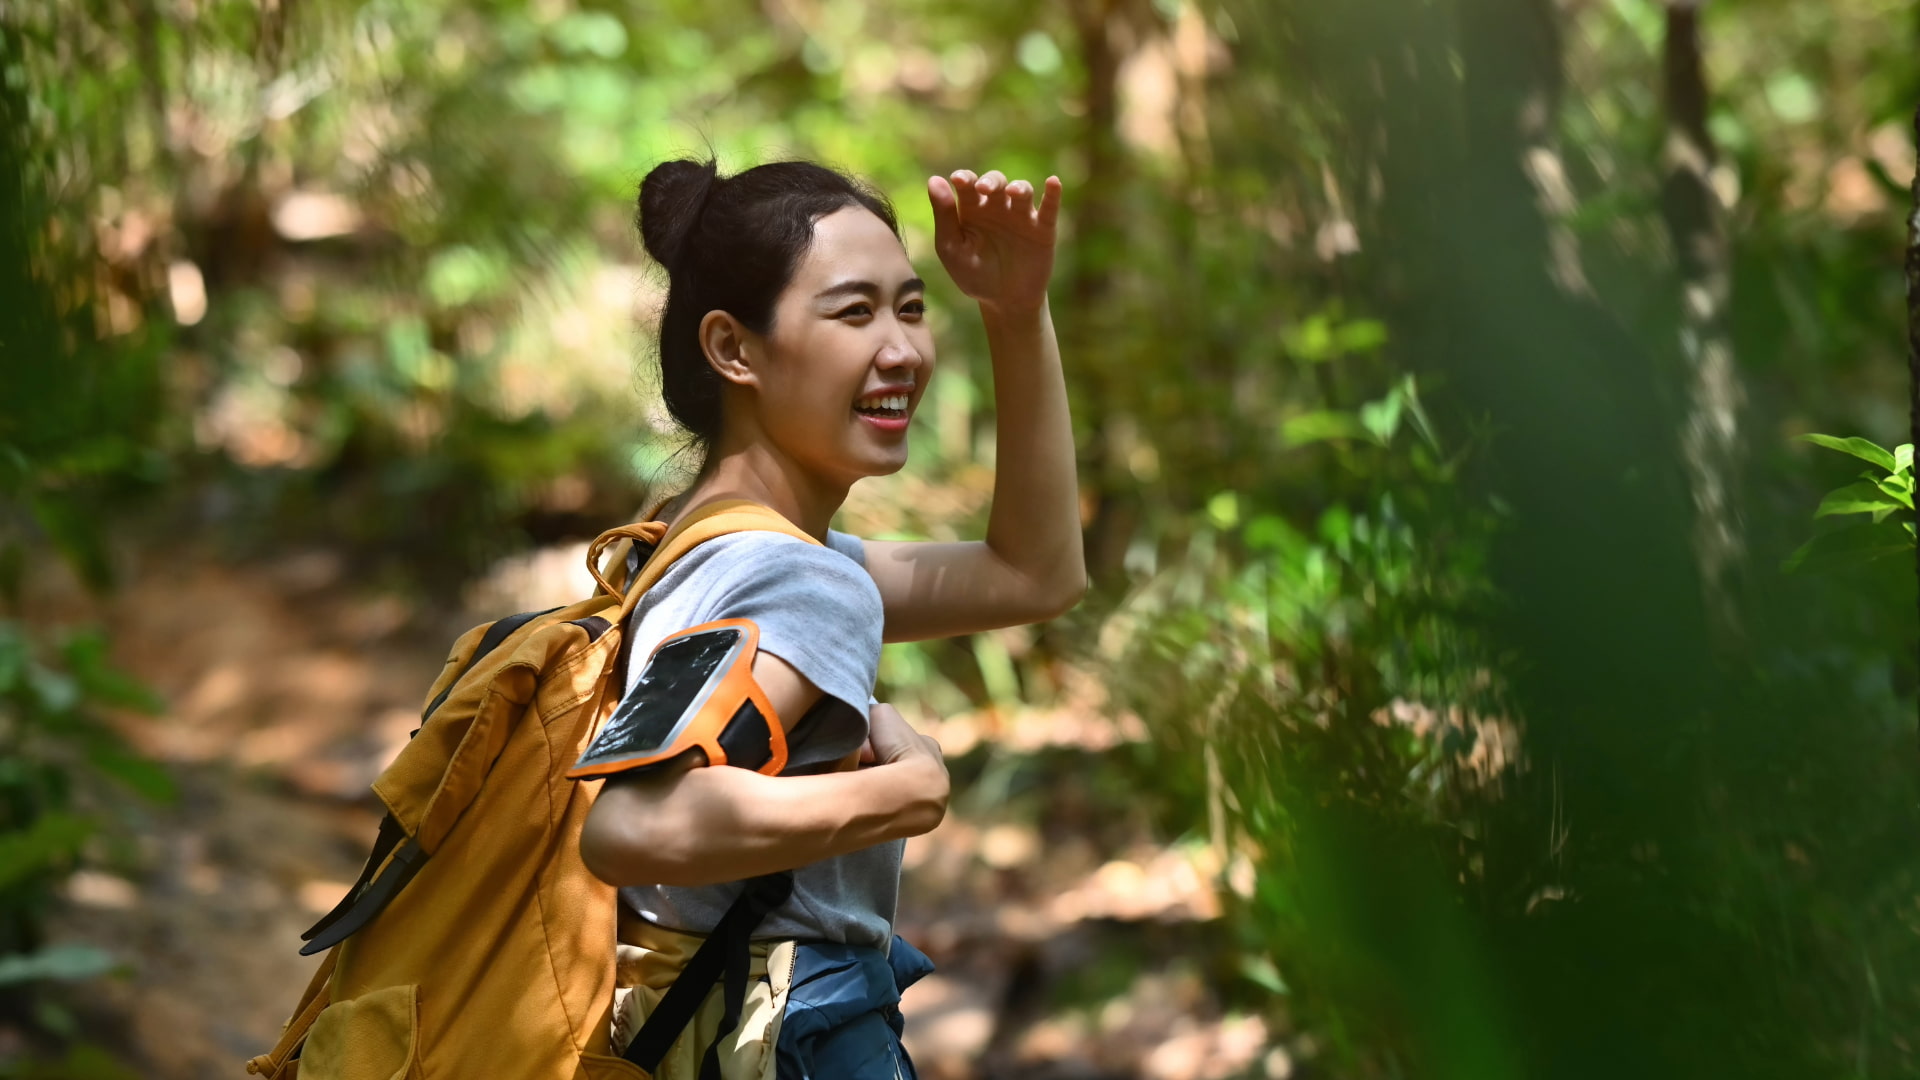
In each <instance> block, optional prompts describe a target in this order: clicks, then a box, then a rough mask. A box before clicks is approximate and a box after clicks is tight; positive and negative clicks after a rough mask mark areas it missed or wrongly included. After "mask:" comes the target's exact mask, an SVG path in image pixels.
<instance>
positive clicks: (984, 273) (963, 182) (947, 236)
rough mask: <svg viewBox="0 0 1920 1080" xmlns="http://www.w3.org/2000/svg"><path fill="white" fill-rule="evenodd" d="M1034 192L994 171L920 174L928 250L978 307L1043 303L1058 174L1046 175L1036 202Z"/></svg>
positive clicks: (1050, 273)
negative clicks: (927, 213)
mask: <svg viewBox="0 0 1920 1080" xmlns="http://www.w3.org/2000/svg"><path fill="white" fill-rule="evenodd" d="M1035 195H1036V193H1035V191H1034V189H1033V185H1032V184H1030V183H1028V182H1027V181H1025V180H1015V181H1013V182H1011V183H1009V182H1008V181H1007V178H1006V176H1005V175H1003V174H1002V173H1001V172H1000V171H999V170H998V169H995V170H993V171H991V172H988V173H987V174H986V175H985V176H978V177H976V176H975V175H974V174H973V173H971V172H969V171H967V170H966V169H961V170H960V171H958V172H956V173H954V174H953V175H952V176H951V177H940V176H935V177H931V178H929V179H928V180H927V197H928V199H929V200H930V201H931V202H932V203H933V247H934V250H935V251H937V252H939V254H940V262H941V264H942V265H943V266H945V267H946V268H947V274H948V275H949V276H950V277H952V278H953V283H954V284H955V285H958V286H959V287H960V291H961V292H963V293H966V294H967V295H968V296H970V297H972V298H973V299H975V300H978V301H979V302H980V305H981V306H982V307H986V308H998V309H1001V310H1004V311H1010V312H1018V311H1035V310H1038V309H1039V308H1040V306H1041V305H1042V304H1044V303H1045V302H1046V299H1047V281H1048V279H1049V278H1051V277H1052V276H1053V245H1054V233H1055V228H1054V226H1055V223H1056V222H1057V221H1058V220H1059V217H1060V178H1059V177H1057V176H1049V177H1048V178H1047V182H1046V186H1045V191H1044V198H1041V199H1040V200H1039V201H1038V204H1037V205H1036V199H1035Z"/></svg>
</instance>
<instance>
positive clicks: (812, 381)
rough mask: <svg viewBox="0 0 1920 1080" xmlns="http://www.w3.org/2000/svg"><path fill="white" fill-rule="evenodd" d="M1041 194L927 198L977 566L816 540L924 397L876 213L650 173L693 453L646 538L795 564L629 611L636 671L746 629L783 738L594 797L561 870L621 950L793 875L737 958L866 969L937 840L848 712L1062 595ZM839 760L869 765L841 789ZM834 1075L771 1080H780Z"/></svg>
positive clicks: (903, 780)
mask: <svg viewBox="0 0 1920 1080" xmlns="http://www.w3.org/2000/svg"><path fill="white" fill-rule="evenodd" d="M1060 190H1061V188H1060V182H1059V180H1058V179H1057V178H1050V179H1048V181H1047V182H1046V184H1045V187H1044V191H1042V192H1036V191H1035V190H1034V188H1033V186H1032V185H1031V184H1029V183H1027V182H1025V181H1020V180H1016V181H1013V182H1008V181H1007V179H1006V178H1005V177H1004V176H1002V175H1001V174H1000V173H999V172H989V173H987V174H985V175H984V176H978V177H976V176H975V175H974V174H973V173H971V172H965V171H962V172H956V173H954V174H953V175H952V176H951V177H949V178H942V177H933V178H931V179H930V180H929V181H928V194H929V197H930V199H931V201H932V205H933V212H934V222H935V235H934V245H935V248H936V250H937V252H938V253H939V256H940V260H941V262H942V264H943V265H944V266H945V267H946V270H947V272H948V273H949V274H950V275H951V276H952V278H953V281H954V283H955V284H956V285H957V286H958V287H959V288H960V290H961V291H962V292H963V293H965V294H966V295H967V296H969V297H971V298H973V299H974V300H975V301H977V302H978V303H979V305H980V311H981V317H982V319H983V321H984V322H985V324H986V330H987V340H988V344H989V348H990V350H991V352H992V358H993V369H994V383H995V397H996V402H997V405H998V408H999V435H998V443H997V448H998V456H997V470H998V472H997V475H996V492H995V500H994V505H993V510H992V514H991V517H990V520H989V524H988V528H987V536H986V539H985V540H983V541H979V542H973V543H886V542H877V541H861V540H858V539H856V538H854V537H850V536H847V535H845V534H842V533H837V532H832V531H830V530H829V528H828V523H829V522H830V521H831V520H832V518H833V515H834V513H835V512H836V511H837V510H838V509H839V508H840V505H841V503H842V502H843V501H844V500H845V498H846V495H847V492H848V489H849V488H850V487H851V486H852V484H853V483H854V482H855V481H857V480H859V479H861V478H863V477H868V476H881V475H886V474H889V473H892V472H895V471H897V470H898V469H899V468H900V467H901V466H903V465H904V464H906V459H907V432H908V429H909V426H910V425H911V423H912V418H913V414H914V410H915V408H916V407H917V406H918V404H919V403H920V401H921V400H922V399H923V397H924V395H925V393H926V389H927V384H928V381H929V380H930V379H931V377H932V375H933V369H934V346H933V340H932V337H931V335H930V333H929V330H928V327H927V325H926V319H925V300H924V295H923V294H924V285H923V283H922V282H921V280H920V278H919V277H917V276H915V274H914V271H913V267H912V265H911V264H910V263H909V262H908V260H907V256H906V252H905V249H904V248H903V246H902V244H901V242H900V238H899V234H898V226H897V225H896V223H895V220H894V216H893V212H892V209H891V207H890V206H889V205H888V204H887V203H886V201H885V200H884V199H882V198H881V197H880V196H878V195H876V194H874V193H872V192H871V191H869V190H867V189H866V188H864V187H862V186H860V185H858V184H856V183H854V182H852V181H849V180H848V179H846V178H845V177H843V176H841V175H839V174H838V173H835V172H833V171H831V170H829V169H825V168H823V167H821V166H818V165H813V164H809V163H804V162H782V163H776V164H769V165H762V166H759V167H757V168H754V169H749V170H747V171H745V172H742V173H740V174H738V175H736V176H732V177H721V176H720V175H719V174H718V172H717V170H716V168H715V166H714V164H713V163H711V162H708V163H704V164H702V163H696V162H691V161H675V162H668V163H666V164H663V165H661V166H659V167H658V168H656V169H654V170H653V171H652V172H651V173H650V174H649V175H648V176H647V178H646V180H645V182H644V183H643V184H642V185H641V190H640V200H639V201H640V210H639V224H640V231H641V235H642V238H643V240H644V242H645V245H646V248H647V251H648V253H649V254H651V255H652V256H653V257H654V259H655V260H657V261H658V262H659V263H660V264H661V265H662V266H664V267H665V268H666V270H667V273H668V276H669V286H668V294H667V301H666V306H665V310H664V312H663V314H662V318H661V325H660V332H659V343H660V344H659V348H660V365H661V381H662V388H663V391H664V396H665V398H666V403H667V406H668V409H669V411H670V412H671V413H672V414H673V416H674V417H675V419H676V420H677V421H678V422H679V423H680V424H681V425H682V426H683V427H685V428H686V430H687V431H688V432H689V433H690V434H691V435H692V436H693V437H694V438H695V439H696V440H698V441H699V442H700V443H702V444H704V446H705V448H706V451H707V456H706V460H705V463H704V464H703V466H702V468H701V470H700V473H699V474H698V476H697V478H696V479H695V481H694V483H693V485H692V486H691V488H690V489H689V490H688V491H687V492H686V493H685V494H684V495H683V496H682V497H681V498H679V499H677V500H675V501H674V502H673V503H672V504H669V506H668V507H667V508H666V510H665V512H664V513H663V515H662V517H663V519H664V520H667V521H669V522H671V521H672V520H674V519H675V518H676V517H678V516H681V515H684V514H686V513H688V512H690V511H692V510H695V509H698V508H699V507H701V506H703V505H707V504H711V503H713V502H715V501H718V500H723V499H745V500H748V501H751V502H754V503H758V504H761V505H763V506H766V507H769V508H771V509H773V510H775V511H777V512H779V513H780V514H781V515H782V516H783V517H785V518H786V519H787V520H788V521H789V522H791V523H793V524H794V525H796V526H797V527H798V528H799V529H800V530H802V531H804V532H805V533H807V534H808V535H810V536H812V537H813V538H815V539H816V540H819V541H821V546H816V545H812V544H808V543H806V542H805V541H803V540H800V539H798V538H795V537H789V536H784V535H780V534H776V533H762V532H754V533H739V534H735V535H732V536H727V537H722V538H721V539H718V540H714V541H710V542H708V543H706V544H703V545H702V546H700V547H699V548H697V549H695V550H694V551H693V552H692V553H691V554H689V555H687V556H685V557H683V558H682V559H681V560H680V561H679V562H678V563H676V564H675V565H674V566H673V568H672V569H671V570H670V571H669V572H668V574H667V575H666V576H665V577H664V578H662V579H661V581H660V582H659V584H657V585H656V586H655V587H654V588H653V589H652V590H650V591H649V593H648V594H647V595H646V596H645V597H644V598H643V599H642V601H641V603H640V606H639V607H638V608H637V609H636V610H635V611H634V613H633V621H632V624H631V626H630V629H629V640H630V642H631V648H632V649H633V650H634V653H633V655H635V656H636V657H639V656H645V655H647V654H648V653H649V651H650V650H651V649H652V648H653V646H654V645H655V644H656V643H658V642H659V641H661V640H662V639H664V638H666V637H667V636H669V635H672V634H674V633H676V632H679V631H682V630H685V629H687V628H689V627H693V626H697V625H701V624H704V623H708V622H712V621H715V620H721V619H747V620H751V621H752V622H754V623H755V624H756V625H757V627H758V628H759V651H758V654H757V658H756V659H755V661H754V664H753V668H752V671H753V676H754V679H755V680H756V681H757V682H758V683H759V684H760V686H761V688H762V689H763V690H764V691H765V693H766V695H767V698H768V700H769V702H770V703H771V704H772V706H773V708H774V710H775V712H776V713H777V714H778V715H779V716H780V717H783V718H788V719H789V725H788V726H789V729H790V738H789V766H788V769H787V771H786V774H785V775H782V776H779V777H767V776H762V775H759V774H757V773H754V772H750V771H748V770H745V769H731V768H686V767H683V768H680V769H678V770H673V771H668V772H664V773H649V774H646V775H644V776H616V777H615V778H614V779H612V780H611V781H609V782H608V784H607V786H606V790H605V791H603V792H602V793H601V795H600V798H599V800H598V801H597V802H596V804H595V806H594V809H593V812H592V815H591V816H590V817H589V819H588V822H587V826H586V829H585V831H584V833H583V835H582V838H581V851H582V854H583V856H584V857H585V859H586V861H587V864H588V866H589V867H590V868H592V869H593V871H594V873H596V874H597V875H598V876H600V877H601V878H602V879H604V880H606V881H608V882H611V883H614V884H617V885H621V886H625V887H624V888H623V889H622V902H623V908H624V909H626V912H627V913H630V914H631V915H632V916H633V918H631V919H629V920H627V922H625V923H623V940H625V939H627V938H628V937H629V934H628V930H629V929H631V930H632V932H633V934H637V935H639V937H640V938H641V939H644V940H643V941H641V944H643V945H646V946H647V947H648V948H650V949H652V950H653V954H664V953H665V952H667V951H671V947H672V943H671V942H664V943H663V939H662V937H661V934H663V933H664V934H666V935H668V936H669V937H671V935H672V934H673V932H692V933H696V934H698V933H705V932H707V931H708V930H710V929H711V928H712V927H713V926H714V925H715V924H716V923H717V921H718V920H719V919H720V917H721V916H722V915H723V914H724V913H725V912H726V910H727V909H728V907H729V905H730V904H731V903H732V902H733V900H734V899H735V898H736V897H737V896H739V895H740V892H741V887H740V886H739V885H738V884H724V883H737V882H740V881H742V880H744V879H748V878H753V877H756V876H759V875H765V874H771V873H774V872H777V871H783V870H794V871H795V873H794V876H793V889H792V895H791V897H790V898H788V899H787V900H786V901H785V902H784V903H783V904H781V905H780V906H779V907H778V908H777V909H776V910H774V911H772V912H771V914H769V915H768V916H767V917H766V919H765V921H764V922H763V923H762V924H761V925H760V927H759V930H758V932H757V935H756V936H757V937H760V938H768V939H798V940H802V941H808V942H819V943H827V944H830V945H834V946H838V947H841V948H844V949H848V950H855V951H856V952H858V951H860V950H864V951H865V954H866V956H867V958H868V959H871V958H873V957H878V956H881V955H883V954H885V953H887V952H888V951H889V948H890V945H891V943H892V940H893V939H892V922H893V914H894V904H895V898H896V895H897V890H898V882H899V870H900V852H901V846H902V842H903V841H904V838H905V837H908V836H913V835H917V834H919V833H923V832H926V831H928V830H930V829H932V828H933V827H934V826H935V825H937V824H938V823H939V821H940V819H941V817H942V816H943V815H944V813H945V808H946V800H947V775H946V769H945V766H944V764H943V763H942V761H941V759H940V754H939V749H938V746H937V744H935V743H934V742H933V741H932V740H931V739H928V738H926V737H924V736H920V735H918V734H916V733H915V732H913V731H912V730H911V729H910V728H908V727H907V726H906V724H905V723H904V722H903V721H902V720H901V718H900V716H899V714H898V713H897V712H895V711H894V710H893V709H892V708H891V707H889V706H886V705H878V704H875V705H872V707H871V710H869V703H870V702H871V700H872V699H871V697H870V692H871V689H872V686H873V681H874V675H875V671H876V669H877V665H878V661H879V652H880V644H881V642H882V640H888V641H907V640H916V639H922V638H931V637H943V636H949V635H954V634H962V633H970V632H974V631H979V630H986V629H990V628H994V627H1000V626H1010V625H1016V624H1020V623H1028V622H1035V621H1039V620H1043V619H1047V618H1051V617H1053V616H1055V615H1058V614H1060V613H1061V612H1063V611H1065V610H1067V609H1068V608H1069V607H1071V606H1072V605H1073V604H1074V603H1075V602H1076V601H1077V600H1078V599H1079V596H1080V594H1081V592H1082V591H1083V589H1084V583H1085V569H1084V565H1083V563H1082V557H1081V548H1080V534H1079V518H1078V499H1077V487H1076V481H1075V476H1074V467H1073V443H1072V435H1071V428H1070V423H1069V418H1068V413H1067V401H1066V388H1065V384H1064V380H1063V378H1062V374H1061V366H1060V357H1059V349H1058V346H1057V344H1056V342H1055V338H1054V334H1053V329H1052V323H1051V318H1050V315H1049V312H1048V308H1047V297H1046V286H1047V281H1048V278H1049V276H1050V275H1051V273H1052V266H1053V251H1054V236H1055V221H1056V218H1057V216H1058V212H1059V200H1060ZM638 668H639V665H638V664H635V665H632V669H631V670H630V673H629V688H630V689H631V687H632V686H633V685H634V684H635V682H636V681H637V680H638V679H639V670H638ZM792 718H800V719H799V720H798V721H794V720H792ZM862 760H864V761H865V762H866V763H867V764H869V765H870V766H872V767H870V768H864V769H857V770H856V769H854V766H855V765H856V764H857V763H859V762H861V761H862ZM892 951H893V952H894V953H895V955H894V956H893V961H894V963H893V969H894V973H895V975H896V976H899V977H907V976H910V975H912V974H913V972H912V971H911V970H910V969H909V968H910V965H909V966H908V967H903V960H902V956H901V954H904V953H910V952H911V950H910V949H901V950H892ZM916 955H917V954H916ZM858 958H859V957H858V956H857V955H856V959H858ZM883 970H884V969H883ZM656 997H657V995H656ZM879 1004H885V1003H879ZM880 1011H885V1010H882V1009H876V1010H874V1012H875V1013H876V1014H877V1013H878V1012H880ZM790 1015H791V1014H790ZM889 1019H891V1017H890V1018H889ZM840 1027H842V1028H844V1029H845V1031H847V1032H851V1033H852V1035H851V1036H850V1037H851V1038H852V1039H854V1040H855V1041H858V1042H861V1043H862V1044H864V1045H868V1046H869V1048H872V1046H871V1044H873V1043H875V1042H879V1043H883V1044H884V1045H882V1046H879V1047H878V1048H877V1049H879V1050H884V1051H885V1053H884V1054H879V1055H877V1056H873V1057H871V1059H870V1062H869V1063H870V1064H875V1065H876V1067H879V1068H881V1069H882V1071H883V1073H884V1074H885V1075H893V1072H892V1071H888V1070H891V1069H897V1068H898V1062H899V1061H903V1060H904V1055H898V1056H896V1055H897V1043H896V1041H895V1037H896V1034H897V1026H895V1027H889V1026H886V1025H883V1024H881V1023H880V1022H879V1017H878V1015H854V1016H852V1017H850V1018H848V1020H847V1023H846V1024H844V1025H840ZM836 1030H839V1028H836ZM786 1041H787V1040H786V1039H785V1038H784V1037H783V1040H782V1044H783V1045H782V1053H783V1055H784V1054H785V1051H786V1046H785V1043H786ZM828 1041H829V1042H830V1041H831V1040H828ZM821 1045H823V1046H824V1045H826V1043H822V1044H821ZM844 1045H845V1040H842V1046H844ZM783 1060H784V1059H783ZM817 1064H818V1063H816V1065H817ZM848 1068H849V1066H848V1065H847V1064H846V1062H845V1061H844V1060H842V1061H841V1062H840V1063H839V1064H838V1065H836V1066H835V1067H834V1068H832V1069H827V1068H825V1067H824V1066H821V1067H819V1068H817V1069H815V1068H811V1067H808V1066H807V1065H806V1063H804V1062H801V1063H799V1064H797V1065H796V1064H795V1063H794V1062H793V1061H791V1060H784V1064H783V1070H784V1072H787V1073H790V1072H794V1071H796V1070H797V1071H801V1072H809V1073H814V1074H820V1075H825V1074H835V1075H850V1073H848V1072H847V1071H846V1070H847V1069H848ZM736 1071H737V1070H736Z"/></svg>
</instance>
